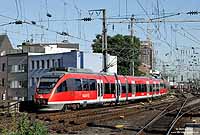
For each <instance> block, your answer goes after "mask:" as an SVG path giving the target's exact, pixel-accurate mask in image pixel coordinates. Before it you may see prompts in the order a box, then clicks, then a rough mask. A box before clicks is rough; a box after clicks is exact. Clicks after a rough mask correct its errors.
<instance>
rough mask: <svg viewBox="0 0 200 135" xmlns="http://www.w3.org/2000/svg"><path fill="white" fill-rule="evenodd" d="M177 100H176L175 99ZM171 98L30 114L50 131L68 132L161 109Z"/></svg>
mask: <svg viewBox="0 0 200 135" xmlns="http://www.w3.org/2000/svg"><path fill="white" fill-rule="evenodd" d="M176 101H177V100H176ZM171 102H174V99H173V100H169V101H167V100H163V101H162V102H161V101H160V100H157V101H155V102H153V103H145V104H141V103H134V104H128V105H127V104H125V105H122V106H111V107H108V106H107V107H103V108H95V109H85V110H77V111H67V112H55V113H50V114H48V113H44V114H36V115H32V119H35V118H36V119H39V120H42V121H45V123H46V125H47V126H48V129H49V132H51V133H68V132H72V131H79V130H82V129H84V128H85V127H87V126H95V125H97V124H99V123H102V122H105V121H110V120H116V119H121V118H123V117H128V116H131V115H134V114H137V113H140V112H145V111H147V110H152V109H161V108H162V107H163V106H167V105H169V104H170V103H171ZM156 106H157V107H156Z"/></svg>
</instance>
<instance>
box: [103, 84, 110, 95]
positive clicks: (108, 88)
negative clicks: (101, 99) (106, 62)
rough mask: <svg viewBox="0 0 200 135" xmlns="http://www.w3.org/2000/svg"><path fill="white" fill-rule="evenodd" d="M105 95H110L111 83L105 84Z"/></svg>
mask: <svg viewBox="0 0 200 135" xmlns="http://www.w3.org/2000/svg"><path fill="white" fill-rule="evenodd" d="M104 88H105V89H104V93H105V94H110V84H109V83H105V84H104Z"/></svg>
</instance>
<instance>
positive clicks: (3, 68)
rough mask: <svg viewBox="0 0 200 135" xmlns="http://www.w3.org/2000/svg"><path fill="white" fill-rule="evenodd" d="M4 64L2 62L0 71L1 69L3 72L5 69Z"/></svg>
mask: <svg viewBox="0 0 200 135" xmlns="http://www.w3.org/2000/svg"><path fill="white" fill-rule="evenodd" d="M5 66H6V64H5V63H3V64H2V71H3V72H4V71H5Z"/></svg>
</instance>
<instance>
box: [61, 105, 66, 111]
mask: <svg viewBox="0 0 200 135" xmlns="http://www.w3.org/2000/svg"><path fill="white" fill-rule="evenodd" d="M62 111H63V112H65V111H67V105H66V104H64V106H63V108H62Z"/></svg>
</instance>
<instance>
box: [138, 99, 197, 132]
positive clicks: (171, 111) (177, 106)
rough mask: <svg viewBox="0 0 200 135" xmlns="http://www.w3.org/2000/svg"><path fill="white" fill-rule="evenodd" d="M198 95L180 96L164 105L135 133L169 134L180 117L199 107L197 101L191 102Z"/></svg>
mask: <svg viewBox="0 0 200 135" xmlns="http://www.w3.org/2000/svg"><path fill="white" fill-rule="evenodd" d="M198 98H199V97H190V98H188V97H186V98H185V99H183V98H181V99H180V100H179V101H178V102H173V103H171V104H170V105H169V106H167V107H165V108H164V109H163V110H162V111H161V112H160V113H159V114H158V115H157V116H156V117H154V118H153V119H151V120H150V121H149V122H147V123H146V125H145V126H144V127H143V128H142V129H140V130H139V131H138V132H137V135H144V134H153V135H156V134H159V135H164V134H166V135H169V134H170V132H171V131H172V130H173V128H174V126H175V124H176V123H177V122H178V120H180V119H181V117H182V116H183V115H185V114H187V113H189V112H190V111H192V110H197V109H199V108H200V107H199V105H200V103H199V102H196V103H193V101H195V100H197V99H198Z"/></svg>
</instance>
